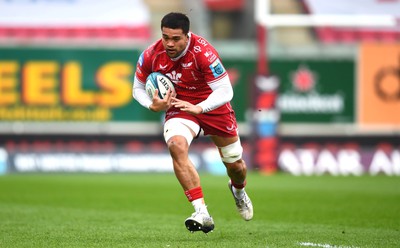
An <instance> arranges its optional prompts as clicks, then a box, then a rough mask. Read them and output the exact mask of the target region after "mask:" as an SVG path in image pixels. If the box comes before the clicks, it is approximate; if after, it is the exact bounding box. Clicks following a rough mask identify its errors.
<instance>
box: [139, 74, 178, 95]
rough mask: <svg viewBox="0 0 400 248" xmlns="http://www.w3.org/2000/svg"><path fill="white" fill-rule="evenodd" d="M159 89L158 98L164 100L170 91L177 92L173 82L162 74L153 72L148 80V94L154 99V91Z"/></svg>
mask: <svg viewBox="0 0 400 248" xmlns="http://www.w3.org/2000/svg"><path fill="white" fill-rule="evenodd" d="M156 89H158V96H159V97H160V98H161V99H163V98H164V97H165V95H166V94H167V92H168V90H169V89H171V90H172V92H175V88H174V85H173V83H172V81H171V80H170V79H169V78H168V77H167V76H165V75H164V74H162V73H159V72H153V73H151V74H150V75H149V76H148V77H147V79H146V93H147V95H148V96H149V97H150V98H151V99H153V95H154V91H155V90H156Z"/></svg>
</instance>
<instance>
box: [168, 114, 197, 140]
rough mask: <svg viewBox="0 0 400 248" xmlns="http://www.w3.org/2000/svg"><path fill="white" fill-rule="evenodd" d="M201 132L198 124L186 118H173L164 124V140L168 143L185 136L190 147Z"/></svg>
mask: <svg viewBox="0 0 400 248" xmlns="http://www.w3.org/2000/svg"><path fill="white" fill-rule="evenodd" d="M199 132H200V126H199V125H198V124H197V123H195V122H194V121H192V120H188V119H184V118H171V119H169V120H167V121H166V122H165V124H164V139H165V142H167V143H168V140H169V139H171V138H172V137H174V136H183V137H184V138H185V139H186V141H187V143H188V145H190V143H191V142H192V140H193V138H194V137H196V136H197V134H198V133H199Z"/></svg>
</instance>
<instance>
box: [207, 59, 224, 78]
mask: <svg viewBox="0 0 400 248" xmlns="http://www.w3.org/2000/svg"><path fill="white" fill-rule="evenodd" d="M210 69H211V71H212V73H213V75H214V77H219V76H220V75H222V74H223V73H224V72H225V68H224V66H223V65H222V63H221V61H220V60H219V59H217V60H215V61H214V62H213V63H212V64H211V65H210Z"/></svg>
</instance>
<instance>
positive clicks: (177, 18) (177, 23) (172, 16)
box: [161, 12, 190, 34]
mask: <svg viewBox="0 0 400 248" xmlns="http://www.w3.org/2000/svg"><path fill="white" fill-rule="evenodd" d="M164 27H165V28H171V29H182V31H183V33H184V34H187V33H188V32H189V28H190V20H189V18H188V17H187V16H186V15H185V14H183V13H178V12H171V13H168V14H166V15H165V16H164V17H163V19H162V20H161V29H162V28H164Z"/></svg>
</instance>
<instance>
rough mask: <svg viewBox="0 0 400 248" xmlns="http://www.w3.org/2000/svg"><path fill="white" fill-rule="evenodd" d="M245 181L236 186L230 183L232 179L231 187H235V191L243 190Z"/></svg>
mask: <svg viewBox="0 0 400 248" xmlns="http://www.w3.org/2000/svg"><path fill="white" fill-rule="evenodd" d="M246 183H247V182H246V180H245V181H244V182H243V183H242V184H237V183H234V182H233V181H232V179H231V184H232V186H233V187H235V188H236V189H243V188H244V187H245V186H246Z"/></svg>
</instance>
